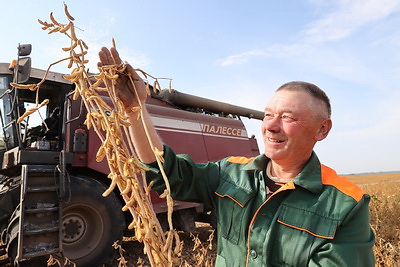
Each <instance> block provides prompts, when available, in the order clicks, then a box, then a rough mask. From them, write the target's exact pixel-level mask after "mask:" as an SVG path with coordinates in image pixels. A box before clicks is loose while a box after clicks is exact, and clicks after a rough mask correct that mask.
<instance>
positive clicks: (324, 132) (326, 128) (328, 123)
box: [315, 119, 332, 141]
mask: <svg viewBox="0 0 400 267" xmlns="http://www.w3.org/2000/svg"><path fill="white" fill-rule="evenodd" d="M331 129H332V120H331V119H325V120H324V121H322V123H321V125H320V127H319V129H318V132H317V134H316V135H315V140H316V141H322V140H324V139H325V138H326V137H327V136H328V134H329V132H330V130H331Z"/></svg>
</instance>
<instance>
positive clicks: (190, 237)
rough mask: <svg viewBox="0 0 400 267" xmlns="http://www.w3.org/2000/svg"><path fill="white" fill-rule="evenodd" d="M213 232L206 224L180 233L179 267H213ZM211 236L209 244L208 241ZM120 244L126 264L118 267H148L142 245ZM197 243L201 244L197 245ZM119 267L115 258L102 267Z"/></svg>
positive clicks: (136, 243) (133, 243) (214, 248)
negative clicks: (181, 244) (181, 247)
mask: <svg viewBox="0 0 400 267" xmlns="http://www.w3.org/2000/svg"><path fill="white" fill-rule="evenodd" d="M213 233H214V230H213V229H212V227H211V226H210V225H209V224H207V223H196V230H195V231H194V232H192V233H188V232H180V234H179V236H180V239H181V241H183V250H182V257H181V264H180V266H185V267H188V266H214V262H215V256H216V250H217V244H216V240H217V238H216V236H214V238H212V237H213ZM210 235H211V238H212V240H211V242H210V241H209V238H210ZM196 239H197V240H196ZM127 240H129V238H126V240H125V241H124V242H123V243H122V250H119V252H120V253H122V255H123V257H124V259H125V260H126V261H127V262H128V263H127V264H126V265H120V266H128V267H133V266H142V267H145V266H146V267H147V266H150V263H149V261H148V258H147V256H146V255H145V254H144V253H143V244H142V243H139V242H137V241H127ZM198 241H200V242H201V244H200V245H199V243H198ZM113 266H119V261H118V259H117V258H116V259H115V260H114V262H113V263H112V264H110V265H107V266H104V267H113Z"/></svg>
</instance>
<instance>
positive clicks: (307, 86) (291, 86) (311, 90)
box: [275, 81, 332, 118]
mask: <svg viewBox="0 0 400 267" xmlns="http://www.w3.org/2000/svg"><path fill="white" fill-rule="evenodd" d="M282 90H287V91H302V92H306V93H308V94H309V95H311V96H312V97H314V98H316V99H318V100H321V101H322V102H323V103H324V106H325V108H326V111H327V112H328V118H330V117H331V113H332V109H331V102H330V100H329V97H328V96H327V95H326V93H325V92H324V91H323V90H322V89H321V88H319V87H318V86H316V85H315V84H312V83H308V82H302V81H293V82H288V83H285V84H283V85H282V86H281V87H279V88H278V89H276V91H275V92H278V91H282Z"/></svg>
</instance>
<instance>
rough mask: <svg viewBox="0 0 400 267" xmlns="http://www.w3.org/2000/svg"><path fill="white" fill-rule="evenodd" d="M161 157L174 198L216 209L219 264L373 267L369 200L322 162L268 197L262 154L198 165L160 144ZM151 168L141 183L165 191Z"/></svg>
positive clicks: (309, 165) (154, 166) (310, 164)
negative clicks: (161, 146)
mask: <svg viewBox="0 0 400 267" xmlns="http://www.w3.org/2000/svg"><path fill="white" fill-rule="evenodd" d="M164 159H165V162H164V165H163V168H164V170H165V172H166V174H167V176H168V179H169V182H170V185H171V191H172V192H171V196H172V197H173V198H174V199H176V200H182V201H191V202H199V203H207V204H209V205H211V206H212V207H213V208H214V209H215V211H216V214H217V220H218V226H217V227H218V254H217V259H216V266H229V267H234V266H257V267H259V266H324V267H325V266H341V267H343V266H352V267H354V266H362V267H368V266H374V262H375V259H374V255H373V249H372V247H373V244H374V240H375V237H374V234H373V232H372V230H371V227H370V224H369V209H368V203H369V200H370V197H369V195H367V194H365V193H364V192H363V191H362V190H361V189H360V188H358V187H357V186H356V185H354V184H353V183H351V182H350V181H348V180H347V179H346V178H344V177H341V176H338V175H337V174H336V173H335V172H334V171H333V170H332V169H330V168H328V167H326V166H324V165H322V164H320V162H319V160H318V158H317V156H316V154H315V153H313V154H312V156H311V158H310V159H309V161H308V163H307V165H306V166H305V167H304V169H303V171H302V172H301V173H300V174H299V175H297V177H296V178H295V179H294V180H293V181H291V182H289V183H287V184H285V185H283V186H282V187H281V188H280V189H279V190H278V191H276V192H275V193H274V194H272V195H271V196H269V197H268V198H267V197H266V196H267V193H266V187H265V182H264V179H265V169H266V166H267V163H268V161H269V159H268V158H267V157H266V156H265V155H263V154H262V155H259V156H258V157H255V158H243V157H230V158H225V159H223V160H220V161H218V162H209V163H200V164H199V163H197V164H196V163H195V162H193V161H192V160H191V159H190V157H189V156H188V155H175V153H174V152H173V151H172V149H171V148H169V147H168V146H167V145H164ZM148 166H149V167H150V170H149V171H148V172H147V174H146V179H147V180H148V182H149V181H151V180H152V181H154V182H155V183H154V186H153V189H154V190H156V191H157V192H159V193H162V192H163V191H164V189H165V184H164V182H163V179H162V177H161V175H160V172H159V170H158V168H157V164H155V163H152V164H149V165H148Z"/></svg>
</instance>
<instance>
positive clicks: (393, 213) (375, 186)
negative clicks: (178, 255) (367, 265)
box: [113, 173, 400, 267]
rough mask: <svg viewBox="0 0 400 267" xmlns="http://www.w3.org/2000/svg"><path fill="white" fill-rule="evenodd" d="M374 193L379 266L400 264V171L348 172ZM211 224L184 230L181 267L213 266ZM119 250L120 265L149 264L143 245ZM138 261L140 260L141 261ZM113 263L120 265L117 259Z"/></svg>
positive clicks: (125, 244) (125, 245)
mask: <svg viewBox="0 0 400 267" xmlns="http://www.w3.org/2000/svg"><path fill="white" fill-rule="evenodd" d="M347 177H348V178H349V179H350V180H352V181H353V182H354V183H356V184H358V185H359V186H360V187H361V188H362V189H364V190H365V191H366V192H367V193H368V194H370V195H371V203H370V210H371V225H372V228H373V230H374V232H375V235H376V242H375V246H374V253H375V257H376V263H377V264H376V266H385V267H394V266H400V173H380V174H363V175H347ZM212 233H213V230H212V228H211V227H210V226H209V225H208V224H204V223H200V224H197V229H196V232H194V233H192V234H189V233H181V239H182V240H183V241H184V249H183V252H182V264H181V265H182V266H213V263H214V261H215V255H216V243H215V238H214V239H213V240H211V241H210V240H209V239H210V234H212ZM120 249H123V251H122V250H120V252H121V253H122V255H123V256H124V258H125V259H126V260H127V263H125V264H121V265H120V266H129V267H130V266H149V263H148V261H147V258H146V256H145V255H144V254H143V253H142V245H141V244H139V243H137V242H135V241H127V240H126V241H125V242H123V244H122V247H121V248H120ZM138 262H139V263H138ZM113 266H118V261H117V260H116V261H115V262H114V265H113Z"/></svg>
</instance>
